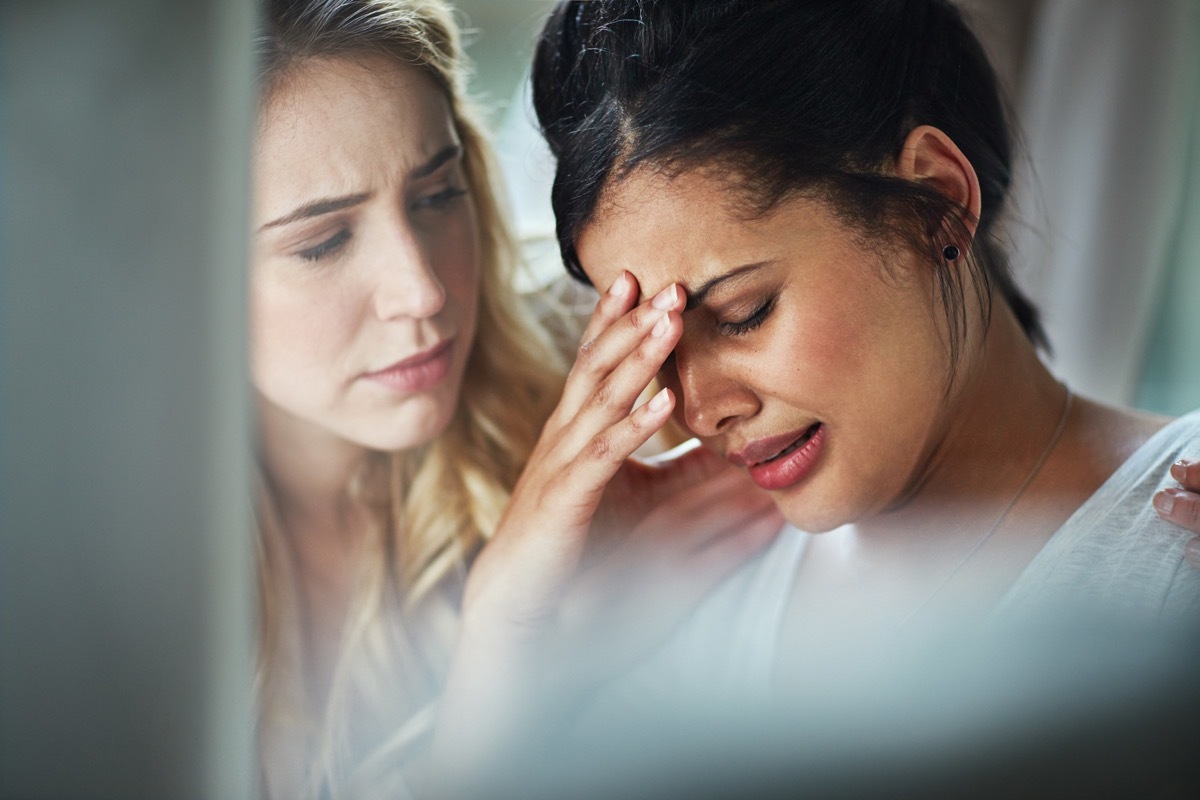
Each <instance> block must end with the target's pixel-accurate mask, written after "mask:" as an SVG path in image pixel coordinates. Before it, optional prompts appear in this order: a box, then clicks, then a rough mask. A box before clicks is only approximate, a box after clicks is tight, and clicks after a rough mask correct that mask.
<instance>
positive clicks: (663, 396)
mask: <svg viewBox="0 0 1200 800" xmlns="http://www.w3.org/2000/svg"><path fill="white" fill-rule="evenodd" d="M674 408H675V395H673V394H672V393H671V390H670V389H662V390H660V391H659V392H658V393H657V394H656V395H654V397H652V398H650V399H649V400H648V401H646V402H645V403H643V404H642V405H641V406H639V407H638V408H637V409H635V410H634V412H633V413H632V414H629V415H628V416H627V417H625V418H624V419H622V420H620V421H619V422H617V423H616V424H614V425H611V426H609V427H608V428H605V429H604V430H601V431H600V432H599V433H597V434H595V435H594V436H592V437H591V439H590V440H588V442H587V443H586V445H584V446H583V448H582V450H581V452H580V455H581V456H582V457H580V458H574V459H572V460H571V461H570V463H569V464H568V465H567V466H566V467H565V469H564V473H563V479H564V481H567V482H569V483H571V484H572V485H575V486H580V487H591V489H592V493H593V494H594V496H595V499H597V500H598V499H599V495H600V494H602V493H603V491H604V488H605V486H606V485H607V483H608V482H609V481H610V480H612V478H613V476H614V475H616V473H617V470H618V469H620V468H621V465H622V464H624V463H625V461H626V459H628V458H629V457H630V456H631V455H633V452H634V451H635V450H637V449H638V448H639V447H641V446H642V445H643V444H645V443H646V441H648V440H649V439H650V437H651V436H653V435H654V434H655V432H656V431H658V430H659V429H660V428H661V427H662V426H663V425H665V424H666V422H667V420H668V419H670V417H671V412H672V411H673V410H674ZM587 430H588V429H587V428H583V432H584V433H586V432H587ZM590 496H591V495H589V497H590Z"/></svg>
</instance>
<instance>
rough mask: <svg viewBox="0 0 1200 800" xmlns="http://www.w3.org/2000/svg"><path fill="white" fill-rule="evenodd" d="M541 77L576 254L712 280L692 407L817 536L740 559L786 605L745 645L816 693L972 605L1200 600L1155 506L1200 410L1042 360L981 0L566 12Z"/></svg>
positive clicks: (664, 285) (544, 120)
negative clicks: (919, 629)
mask: <svg viewBox="0 0 1200 800" xmlns="http://www.w3.org/2000/svg"><path fill="white" fill-rule="evenodd" d="M533 85H534V102H535V107H536V111H537V115H538V119H539V121H540V123H541V126H542V129H543V131H544V134H545V136H546V139H547V141H548V142H549V145H550V149H551V151H552V152H553V154H554V156H555V157H556V158H557V173H556V175H555V180H554V186H553V194H552V202H553V207H554V211H555V214H556V217H557V224H558V238H559V243H560V247H561V250H562V255H563V259H564V262H565V263H566V266H567V269H568V271H569V272H570V273H571V274H572V275H574V276H575V277H576V278H578V279H580V280H582V281H585V282H588V283H592V284H594V285H596V286H599V287H608V286H610V285H617V286H620V285H623V284H624V283H625V282H629V281H633V282H635V283H636V285H637V286H638V291H639V293H640V294H642V295H643V296H654V295H656V294H658V293H661V292H671V291H680V292H682V293H683V294H684V295H685V296H686V304H685V306H684V309H683V310H682V311H679V312H677V311H674V310H671V311H668V312H666V315H665V316H664V320H666V322H664V324H668V325H671V326H677V327H678V328H679V329H680V333H679V334H678V340H677V342H676V343H675V346H674V348H673V349H672V350H671V352H670V353H669V354H667V355H666V357H665V358H664V359H663V362H662V368H661V370H660V372H659V375H658V378H659V381H660V382H661V383H662V384H663V385H664V386H665V387H666V389H665V391H667V392H669V393H670V396H671V397H672V398H673V399H675V402H676V403H677V412H676V415H677V419H678V421H679V422H680V423H682V424H683V425H684V426H686V427H687V428H688V429H689V430H690V431H691V432H692V433H693V434H694V435H695V436H697V437H698V438H699V439H700V440H701V441H702V442H703V443H704V444H705V445H706V446H707V447H710V448H712V449H714V450H716V451H717V452H719V453H721V454H723V455H724V456H725V457H726V459H728V460H729V461H730V462H732V463H733V464H735V465H737V466H739V467H741V468H743V469H745V470H746V472H747V473H748V474H749V476H750V478H751V479H752V480H754V482H755V483H757V484H758V485H759V486H760V487H761V488H762V489H763V490H765V491H767V492H769V493H770V494H771V496H772V498H773V499H774V501H775V503H776V504H777V505H778V507H779V508H780V509H781V511H782V512H783V513H784V515H785V516H786V517H787V518H788V520H789V521H790V522H791V523H792V524H793V525H794V526H795V528H796V529H797V530H796V531H793V532H792V533H791V534H789V535H787V536H784V537H781V538H780V539H779V540H778V541H777V542H776V544H775V545H774V546H773V548H772V550H771V551H770V552H769V553H768V554H767V556H766V557H765V558H764V559H763V560H761V561H760V563H759V564H758V565H757V566H755V567H753V568H751V569H750V570H747V571H746V573H745V574H743V575H741V576H739V580H740V581H742V583H743V584H744V586H743V589H744V588H745V586H753V587H756V588H755V590H754V592H752V593H751V594H752V596H753V597H754V598H755V600H754V602H752V603H751V602H744V603H743V607H742V613H741V616H737V615H735V617H734V618H735V619H738V620H741V621H742V622H744V623H745V624H747V625H750V624H752V623H751V620H755V619H763V618H764V617H766V618H770V619H772V620H776V621H777V624H773V625H768V626H766V627H767V629H768V630H767V633H764V634H763V636H761V637H760V638H759V639H758V640H757V641H756V644H755V645H754V647H757V648H758V650H757V651H756V652H757V656H758V657H752V658H749V659H746V657H745V653H742V655H741V658H742V660H743V661H747V660H748V661H749V662H753V663H756V664H758V665H760V666H759V667H758V669H759V670H760V672H764V671H765V673H766V675H768V676H774V677H773V679H774V680H778V681H783V682H786V681H787V680H788V679H789V676H792V675H797V674H801V673H803V671H804V668H805V666H806V665H811V664H812V663H813V662H815V661H822V660H826V659H827V658H828V656H829V653H830V652H831V651H830V650H829V649H828V648H824V649H823V648H819V647H817V648H814V647H812V646H811V644H812V643H813V642H815V641H825V640H828V641H830V642H840V641H843V640H844V639H845V638H846V637H848V636H851V635H852V636H855V637H862V636H863V635H864V634H866V635H867V638H870V637H872V636H873V635H875V634H879V633H884V632H888V635H892V633H894V632H896V631H899V630H907V629H909V628H910V626H915V625H916V624H918V623H921V624H923V623H925V622H927V621H930V620H933V619H937V618H939V617H942V616H944V614H945V613H946V612H951V611H952V612H954V614H956V615H967V616H968V618H971V619H978V618H980V617H981V616H983V615H991V614H992V613H993V612H995V611H996V610H997V609H1006V610H1010V611H1013V610H1018V609H1023V608H1028V607H1030V606H1031V605H1036V606H1038V607H1041V606H1042V604H1044V603H1049V604H1051V605H1053V606H1054V607H1058V608H1067V607H1070V608H1073V609H1074V608H1079V607H1087V608H1091V609H1093V610H1095V609H1108V608H1109V607H1110V605H1112V606H1117V607H1119V608H1121V609H1122V610H1123V611H1124V612H1127V613H1129V614H1132V615H1134V616H1136V617H1138V618H1160V617H1163V616H1166V617H1171V616H1174V615H1176V614H1178V613H1180V612H1188V611H1192V612H1194V611H1196V610H1198V609H1200V575H1198V574H1197V573H1196V572H1195V571H1193V570H1190V569H1188V568H1186V567H1185V566H1181V564H1182V562H1183V559H1184V550H1185V544H1186V541H1187V538H1188V537H1186V536H1185V535H1184V534H1183V533H1182V532H1180V531H1178V530H1177V529H1173V528H1171V527H1170V526H1169V525H1167V524H1166V523H1165V522H1164V521H1163V520H1161V519H1159V518H1158V517H1157V516H1156V515H1155V513H1154V510H1153V507H1152V505H1151V499H1152V497H1154V496H1155V495H1156V493H1159V492H1160V491H1162V490H1164V489H1166V488H1167V487H1169V486H1173V485H1174V484H1173V482H1172V481H1171V480H1170V478H1169V477H1168V469H1169V467H1170V465H1171V464H1172V463H1173V462H1175V461H1177V460H1178V459H1180V457H1181V456H1182V455H1183V454H1185V453H1188V452H1192V453H1194V452H1197V451H1198V450H1200V414H1191V415H1188V416H1185V417H1182V418H1180V419H1177V420H1174V421H1170V420H1167V419H1164V418H1157V417H1152V416H1149V415H1146V414H1143V413H1139V412H1135V411H1132V410H1129V409H1121V408H1113V407H1109V406H1105V405H1103V404H1100V403H1097V402H1094V401H1091V400H1089V399H1087V398H1084V397H1078V396H1075V395H1074V394H1073V393H1072V392H1071V390H1070V389H1069V387H1067V386H1065V385H1064V384H1063V383H1061V382H1060V381H1058V380H1057V379H1056V378H1055V377H1054V376H1053V375H1052V374H1051V372H1050V371H1049V370H1048V369H1047V368H1046V366H1045V365H1044V364H1043V363H1042V361H1041V360H1040V358H1039V356H1038V349H1039V348H1042V347H1045V346H1046V341H1045V336H1044V333H1043V331H1042V328H1041V326H1040V324H1039V322H1038V314H1037V310H1036V309H1035V307H1034V306H1033V304H1032V303H1031V302H1030V301H1029V299H1028V298H1026V297H1025V296H1024V295H1023V294H1022V292H1021V291H1020V289H1019V288H1018V287H1017V286H1016V285H1015V283H1014V282H1013V280H1012V278H1011V275H1010V272H1009V269H1008V264H1007V263H1006V260H1005V254H1004V251H1003V249H1002V247H1001V246H1000V243H999V241H998V234H997V221H998V220H999V219H1000V217H1001V215H1002V212H1003V210H1004V205H1005V200H1006V197H1007V195H1008V190H1009V186H1010V183H1011V180H1012V141H1011V137H1010V134H1009V127H1008V123H1007V120H1006V118H1005V113H1004V108H1003V105H1002V102H1001V99H1000V94H999V91H998V87H997V81H996V77H995V74H994V73H993V70H992V68H991V66H990V65H989V63H988V61H987V59H986V57H985V55H984V52H983V49H982V48H981V46H980V44H979V42H978V40H977V39H976V38H975V36H974V35H973V34H972V33H971V31H970V30H969V28H968V27H967V25H966V24H965V22H964V20H963V18H962V16H961V14H960V12H959V10H958V9H957V8H956V7H955V6H954V5H953V4H952V3H950V2H947V1H946V0H885V1H882V2H881V1H880V0H869V1H868V0H720V1H719V2H717V1H715V0H714V1H713V2H692V1H690V0H689V2H677V1H674V0H662V1H661V2H655V1H654V0H596V1H595V2H564V3H561V4H560V5H559V6H558V7H557V8H556V9H555V11H554V12H553V14H552V15H551V17H550V19H549V20H548V22H547V23H546V26H545V28H544V31H543V34H542V38H541V41H540V44H539V48H538V51H537V55H536V57H535V64H534V72H533ZM768 575H770V576H771V577H770V578H769V579H768V577H767V576H768ZM767 582H769V583H770V585H769V586H767ZM734 583H735V584H737V581H735V582H734ZM723 591H726V594H727V595H728V596H729V597H734V596H735V595H736V596H738V597H746V596H751V594H747V593H746V592H745V591H742V590H737V591H735V590H733V589H728V587H727V589H726V590H723ZM738 592H740V594H739V593H738ZM738 602H742V601H738ZM848 631H853V633H852V634H851V633H848ZM780 642H783V643H788V642H792V643H798V642H804V643H806V645H807V646H805V647H779V646H778V644H779V643H780ZM763 663H769V664H770V666H769V667H768V668H765V670H764V669H763V668H762V667H761V665H762V664H763ZM743 677H746V676H743ZM759 677H760V678H761V677H763V676H762V675H760V676H759Z"/></svg>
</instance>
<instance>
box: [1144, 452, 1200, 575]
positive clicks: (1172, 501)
mask: <svg viewBox="0 0 1200 800" xmlns="http://www.w3.org/2000/svg"><path fill="white" fill-rule="evenodd" d="M1171 477H1172V478H1174V479H1175V480H1177V481H1179V483H1180V486H1178V487H1172V488H1169V489H1163V490H1162V491H1161V492H1159V493H1157V494H1156V495H1154V509H1155V510H1156V511H1157V512H1158V515H1159V516H1160V517H1162V518H1163V519H1165V520H1167V521H1168V522H1173V523H1175V524H1176V525H1179V526H1181V527H1183V528H1187V529H1188V530H1190V531H1192V532H1193V533H1200V461H1197V460H1195V459H1190V458H1184V459H1180V460H1179V461H1177V462H1175V463H1174V464H1172V465H1171ZM1184 552H1185V554H1186V556H1187V560H1188V563H1190V564H1191V565H1192V566H1193V567H1195V568H1197V569H1200V538H1193V539H1192V540H1191V541H1190V542H1188V543H1187V547H1186V549H1185V551H1184Z"/></svg>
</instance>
